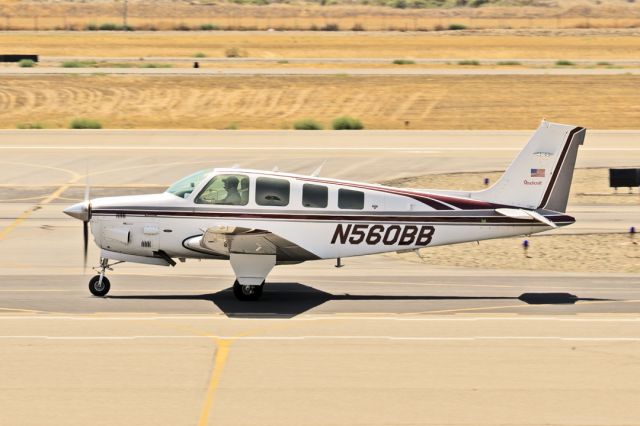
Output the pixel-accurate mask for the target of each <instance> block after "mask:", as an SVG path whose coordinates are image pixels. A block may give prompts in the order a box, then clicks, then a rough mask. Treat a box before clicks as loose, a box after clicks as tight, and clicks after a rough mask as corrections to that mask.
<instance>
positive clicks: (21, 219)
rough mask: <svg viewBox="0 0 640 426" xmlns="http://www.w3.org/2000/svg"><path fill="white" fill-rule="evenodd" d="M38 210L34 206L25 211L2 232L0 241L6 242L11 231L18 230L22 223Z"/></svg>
mask: <svg viewBox="0 0 640 426" xmlns="http://www.w3.org/2000/svg"><path fill="white" fill-rule="evenodd" d="M38 209H39V207H38V206H34V207H31V208H30V209H29V210H25V211H23V212H22V213H20V216H18V217H17V218H16V219H15V220H14V221H13V222H11V223H10V224H9V225H8V226H7V227H5V228H4V229H2V230H1V231H0V241H2V240H4V239H5V238H6V237H7V235H9V233H10V232H11V231H13V230H14V229H16V228H17V227H18V226H19V225H20V224H21V223H22V222H24V221H25V220H26V219H27V218H28V217H29V216H31V213H33V212H35V211H36V210H38Z"/></svg>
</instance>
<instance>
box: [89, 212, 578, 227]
mask: <svg viewBox="0 0 640 426" xmlns="http://www.w3.org/2000/svg"><path fill="white" fill-rule="evenodd" d="M93 214H94V215H114V216H115V215H123V214H124V215H129V216H173V217H201V218H237V219H258V220H269V219H274V220H278V219H279V220H295V221H305V220H306V221H331V222H420V223H452V224H454V223H481V224H482V223H487V224H509V225H513V224H519V225H543V224H542V223H540V222H536V221H534V220H533V219H531V220H522V219H514V218H510V217H506V216H393V215H387V216H382V215H364V214H362V215H322V214H315V215H314V214H286V213H237V212H202V211H200V212H197V211H165V210H136V209H129V210H124V209H94V211H93ZM547 218H548V219H550V220H551V221H553V222H555V223H573V222H575V219H574V218H572V217H571V216H568V215H559V216H547Z"/></svg>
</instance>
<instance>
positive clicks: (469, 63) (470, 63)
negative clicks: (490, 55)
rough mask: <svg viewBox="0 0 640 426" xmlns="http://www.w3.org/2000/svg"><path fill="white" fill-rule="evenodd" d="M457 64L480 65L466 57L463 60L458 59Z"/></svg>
mask: <svg viewBox="0 0 640 426" xmlns="http://www.w3.org/2000/svg"><path fill="white" fill-rule="evenodd" d="M458 65H480V62H478V61H476V60H469V59H467V60H464V61H458Z"/></svg>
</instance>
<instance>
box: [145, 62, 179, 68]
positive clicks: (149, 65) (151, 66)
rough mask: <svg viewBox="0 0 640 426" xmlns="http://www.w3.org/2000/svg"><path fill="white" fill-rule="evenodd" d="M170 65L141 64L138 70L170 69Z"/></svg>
mask: <svg viewBox="0 0 640 426" xmlns="http://www.w3.org/2000/svg"><path fill="white" fill-rule="evenodd" d="M171 67H172V65H171V64H154V63H153V62H149V63H146V64H142V65H141V66H140V68H171Z"/></svg>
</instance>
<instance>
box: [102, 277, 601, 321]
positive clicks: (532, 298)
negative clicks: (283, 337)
mask: <svg viewBox="0 0 640 426" xmlns="http://www.w3.org/2000/svg"><path fill="white" fill-rule="evenodd" d="M107 298H110V299H136V300H208V301H211V302H213V303H214V304H215V305H216V306H217V307H218V308H219V309H220V310H221V311H222V312H224V314H225V315H227V316H228V317H230V318H293V317H295V316H296V315H300V314H302V313H304V312H306V311H308V310H310V309H313V308H315V307H317V306H320V305H322V304H324V303H325V302H328V301H341V300H344V301H376V300H377V301H411V300H418V301H419V300H424V301H429V300H519V301H521V302H523V303H525V304H531V305H541V304H554V305H555V304H575V303H576V302H578V301H594V300H598V301H601V300H607V299H592V298H579V297H577V296H574V295H572V294H569V293H523V294H522V295H520V296H519V297H507V296H503V297H491V296H409V295H407V296H403V295H366V294H357V295H352V294H331V293H327V292H324V291H322V290H318V289H315V288H313V287H309V286H307V285H304V284H300V283H269V284H268V285H267V286H266V287H265V289H264V292H263V294H262V298H261V299H260V300H259V301H257V302H241V301H238V300H237V299H236V298H235V296H234V295H233V292H232V290H231V288H228V289H225V290H222V291H219V292H217V293H210V294H185V295H127V296H107ZM454 309H455V308H454Z"/></svg>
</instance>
